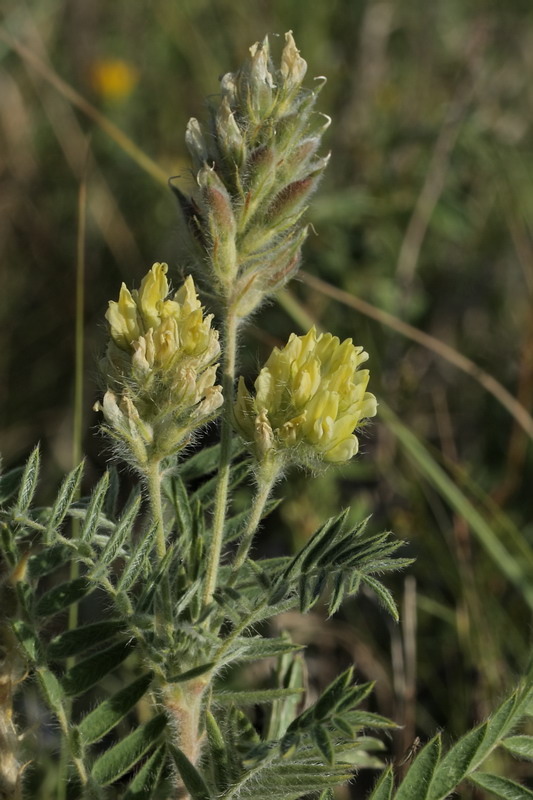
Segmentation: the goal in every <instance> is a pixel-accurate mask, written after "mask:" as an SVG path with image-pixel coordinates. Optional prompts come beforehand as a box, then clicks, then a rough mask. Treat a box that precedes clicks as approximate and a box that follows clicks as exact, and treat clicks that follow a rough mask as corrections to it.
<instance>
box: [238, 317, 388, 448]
mask: <svg viewBox="0 0 533 800" xmlns="http://www.w3.org/2000/svg"><path fill="white" fill-rule="evenodd" d="M367 358H368V354H367V353H365V352H364V350H363V348H362V347H355V346H354V345H353V343H352V340H351V339H346V340H345V341H344V342H341V341H340V340H339V338H338V337H337V336H332V334H330V333H323V334H317V332H316V330H315V328H311V330H310V331H309V333H307V334H306V335H305V336H296V335H295V334H291V337H290V339H289V341H288V343H287V344H286V346H285V347H283V348H282V349H279V348H277V347H276V348H274V350H273V351H272V354H271V355H270V358H269V359H268V361H267V362H266V364H265V366H264V367H263V369H262V370H261V372H260V373H259V376H258V378H257V380H256V381H255V395H254V394H252V393H250V392H249V391H248V389H247V388H246V385H245V383H244V379H243V378H241V379H240V381H239V388H238V393H237V402H236V404H235V413H234V416H235V421H236V424H237V426H238V428H239V430H240V432H241V434H242V435H243V436H244V437H245V438H246V439H247V440H248V441H249V442H251V443H253V446H254V449H255V451H256V454H257V456H258V458H259V459H260V460H261V459H262V458H264V457H265V456H267V455H268V456H273V457H277V456H279V457H281V458H282V459H283V460H285V461H287V462H292V463H304V464H305V463H316V462H317V460H319V461H325V462H330V463H342V462H344V461H348V460H349V459H350V458H351V457H352V456H353V455H355V453H357V450H358V440H357V437H356V435H355V433H354V431H355V429H356V428H357V427H358V426H359V425H360V424H361V422H362V421H363V420H364V419H366V418H368V417H373V416H374V415H375V414H376V408H377V404H376V398H375V397H374V395H373V394H371V393H370V392H367V391H366V388H367V385H368V378H369V372H368V370H366V369H359V367H360V365H361V364H362V363H363V362H365V361H366V360H367Z"/></svg>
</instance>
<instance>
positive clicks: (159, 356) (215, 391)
mask: <svg viewBox="0 0 533 800" xmlns="http://www.w3.org/2000/svg"><path fill="white" fill-rule="evenodd" d="M167 270H168V267H167V265H166V264H159V263H157V264H154V265H153V267H152V268H151V270H150V271H149V272H148V273H147V274H146V275H145V277H144V278H143V280H142V282H141V286H140V288H139V290H138V291H135V290H134V291H132V292H130V291H129V289H128V288H127V287H126V286H125V284H122V287H121V290H120V294H119V299H118V301H117V302H115V301H113V300H112V301H110V303H109V308H108V310H107V313H106V319H107V321H108V323H109V330H110V334H111V338H110V342H109V345H108V349H107V354H106V357H105V359H104V360H103V362H102V365H101V367H102V371H103V372H104V375H105V377H106V380H107V383H108V389H107V391H106V393H105V395H104V398H103V401H102V403H101V404H99V408H100V410H102V411H103V413H104V417H105V420H106V423H107V427H108V430H109V432H110V433H111V435H112V437H113V438H114V439H115V441H116V442H117V444H118V445H119V450H120V452H121V454H122V455H125V456H126V457H127V458H128V460H129V461H130V463H133V464H134V465H136V466H139V467H140V468H142V466H143V465H144V464H147V463H149V462H151V461H158V460H160V459H161V458H164V457H165V456H168V455H171V454H172V453H175V452H176V451H177V450H179V449H180V448H181V447H183V446H184V445H185V444H186V443H187V442H188V441H189V440H190V436H191V434H192V433H193V432H194V430H196V429H197V428H198V427H199V426H201V425H202V424H203V423H205V422H206V421H208V420H210V419H212V418H213V417H214V416H215V414H216V412H217V410H218V409H219V408H220V406H221V405H222V391H221V387H220V386H219V385H217V384H216V371H217V366H218V365H217V364H216V363H215V361H216V359H217V357H218V355H219V352H220V345H219V342H218V331H216V330H215V329H213V328H212V327H211V321H212V315H207V316H206V315H204V313H203V309H202V306H201V303H200V300H199V299H198V295H197V293H196V287H195V285H194V281H193V279H192V277H191V276H189V277H187V278H186V279H185V282H184V283H183V285H182V287H181V288H180V289H179V290H178V291H177V292H176V293H175V294H174V295H173V296H170V297H169V296H168V295H169V285H168V280H167Z"/></svg>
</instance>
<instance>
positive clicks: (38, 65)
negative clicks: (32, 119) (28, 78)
mask: <svg viewBox="0 0 533 800" xmlns="http://www.w3.org/2000/svg"><path fill="white" fill-rule="evenodd" d="M0 41H2V42H4V44H6V45H7V46H8V47H10V48H11V49H12V50H14V51H15V52H16V53H17V54H18V55H19V56H20V57H21V58H22V59H23V60H24V61H26V62H27V63H28V64H30V65H31V66H32V67H33V69H35V70H36V71H37V72H38V73H39V74H40V75H41V77H42V78H44V80H46V81H47V82H48V83H50V84H51V85H52V86H54V87H55V88H56V89H57V91H58V92H59V93H60V94H61V95H63V97H65V98H66V99H67V100H68V101H69V102H70V103H72V105H74V106H76V108H79V110H80V111H82V112H83V113H84V114H85V115H86V116H87V117H89V118H90V119H91V120H92V121H93V122H94V123H95V124H96V125H98V127H99V128H101V129H102V130H103V131H104V132H105V133H107V135H108V136H110V137H111V139H113V140H114V141H115V142H116V143H117V144H118V145H119V146H120V147H121V148H122V150H124V152H125V153H127V154H128V155H129V156H130V158H131V159H132V160H133V161H135V163H136V164H138V165H139V166H140V167H141V168H142V169H143V170H144V171H145V172H147V173H148V174H149V175H151V176H152V178H155V180H156V181H158V182H159V183H164V184H165V185H166V183H167V178H168V176H167V174H166V172H164V170H162V169H161V167H160V166H159V165H158V164H156V162H155V161H153V160H152V159H151V158H150V157H149V156H147V155H146V153H145V152H144V151H143V150H141V148H140V147H138V146H137V145H136V144H135V142H133V141H132V140H131V139H130V138H129V136H126V134H125V133H124V132H123V131H121V130H120V128H119V127H118V126H117V125H115V124H114V123H113V122H111V120H109V119H108V118H107V117H106V116H104V114H102V113H101V112H100V111H99V110H98V109H97V108H95V107H94V106H93V105H92V103H89V101H88V100H86V99H85V98H84V97H83V96H82V95H81V94H79V92H77V91H76V90H75V89H73V88H72V86H70V84H68V83H67V82H66V81H65V80H63V78H61V77H60V76H59V75H58V74H57V72H55V71H54V70H53V69H52V67H50V66H49V65H48V64H46V63H45V62H44V61H43V60H42V59H41V58H40V57H39V56H38V55H36V54H35V53H34V52H33V51H32V50H30V48H28V47H26V46H25V45H24V44H22V43H21V42H19V41H17V40H16V39H13V37H12V36H10V34H9V33H8V32H7V31H6V29H5V28H4V27H3V26H0Z"/></svg>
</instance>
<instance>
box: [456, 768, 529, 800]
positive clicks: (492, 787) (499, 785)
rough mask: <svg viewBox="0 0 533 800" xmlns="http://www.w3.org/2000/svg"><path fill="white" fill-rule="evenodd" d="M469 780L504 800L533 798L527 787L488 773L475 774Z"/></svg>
mask: <svg viewBox="0 0 533 800" xmlns="http://www.w3.org/2000/svg"><path fill="white" fill-rule="evenodd" d="M469 780H470V781H471V782H472V783H474V784H475V785H476V786H480V787H481V788H482V789H487V791H489V792H492V794H493V795H495V796H496V797H500V798H502V800H530V798H532V797H533V792H532V791H531V789H526V787H525V786H521V785H520V784H519V783H515V782H514V781H510V780H509V779H508V778H502V777H500V776H499V775H491V774H490V773H488V772H475V773H474V774H473V775H471V776H470V778H469Z"/></svg>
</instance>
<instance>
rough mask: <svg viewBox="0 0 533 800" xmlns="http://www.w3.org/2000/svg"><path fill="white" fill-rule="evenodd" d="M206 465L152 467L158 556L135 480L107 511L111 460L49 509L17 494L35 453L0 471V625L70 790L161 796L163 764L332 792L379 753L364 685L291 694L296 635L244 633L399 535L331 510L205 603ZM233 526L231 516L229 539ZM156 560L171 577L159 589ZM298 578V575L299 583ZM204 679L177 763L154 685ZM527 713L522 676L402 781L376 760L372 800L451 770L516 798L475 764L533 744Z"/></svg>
mask: <svg viewBox="0 0 533 800" xmlns="http://www.w3.org/2000/svg"><path fill="white" fill-rule="evenodd" d="M215 466H216V448H212V449H208V450H205V451H203V452H200V453H199V454H198V455H196V456H193V457H192V458H191V459H190V460H189V461H188V462H187V461H186V462H184V464H183V467H182V470H181V473H180V474H173V475H172V476H170V477H169V478H168V481H167V485H166V491H167V495H168V498H169V499H170V500H171V507H172V508H173V519H172V530H173V532H174V533H175V534H176V535H175V538H174V541H173V542H172V545H171V546H170V547H169V549H168V557H167V560H166V563H165V564H159V563H158V562H157V561H156V560H155V559H154V558H153V546H154V528H153V525H151V524H150V520H149V518H148V519H147V518H145V517H144V515H142V514H141V513H140V497H139V495H138V494H134V495H133V496H132V497H131V498H130V500H129V501H128V502H127V503H126V505H125V507H124V508H123V509H122V510H121V512H120V513H117V512H116V511H115V509H114V497H115V495H116V488H117V487H116V473H115V472H114V471H113V472H111V473H106V474H105V475H104V476H103V478H102V479H101V480H100V481H99V483H98V484H97V485H96V487H95V489H94V491H93V492H92V494H91V495H90V496H89V497H88V498H86V499H85V500H83V501H75V500H74V496H75V492H76V488H77V486H78V484H79V481H80V478H81V474H82V465H80V467H78V468H77V469H75V470H73V472H72V473H70V474H69V475H68V476H67V477H66V479H65V481H64V482H63V484H62V486H61V488H60V491H59V493H58V497H57V500H56V501H55V503H54V505H53V506H52V507H49V508H35V507H34V506H33V504H32V502H33V495H34V492H35V489H36V486H37V479H38V470H39V452H38V450H35V451H34V453H33V454H32V456H31V457H30V459H29V460H28V462H27V464H26V467H25V469H24V471H23V472H22V474H21V470H15V471H13V472H11V473H8V474H6V475H4V476H3V478H2V480H1V483H0V492H1V494H0V497H1V499H2V506H1V512H0V518H1V531H2V550H3V556H4V560H5V564H6V569H5V570H4V577H3V584H2V610H3V619H2V628H3V629H4V628H5V629H9V631H10V632H12V633H13V634H14V636H15V637H16V639H17V641H18V658H19V659H20V661H21V662H23V663H24V664H25V667H26V669H27V670H28V671H29V674H31V675H33V676H35V678H36V680H37V683H38V686H39V689H40V693H41V696H42V699H43V702H44V703H45V704H46V705H47V706H48V707H49V709H50V711H51V712H52V713H53V714H55V715H56V717H57V719H58V721H59V723H60V725H61V727H62V728H63V734H64V736H65V739H66V741H67V743H68V747H69V752H70V756H71V760H72V763H73V765H74V766H73V769H74V770H76V771H77V773H78V780H79V783H80V784H81V785H82V786H83V792H82V796H84V797H96V798H104V797H116V796H123V797H124V798H127V800H133V798H141V797H142V798H154V800H155V798H160V797H170V796H172V794H171V793H172V788H171V784H172V774H173V771H174V770H175V771H177V772H178V773H179V775H180V777H181V781H182V783H183V784H184V785H185V787H186V790H187V792H188V793H189V796H190V797H191V798H193V799H194V800H211V799H212V800H215V798H227V799H228V800H229V799H230V798H249V800H252V798H257V797H263V796H265V797H266V796H268V797H275V798H279V800H289V798H294V800H296V798H300V797H304V796H306V795H307V794H308V793H314V794H316V793H317V792H321V797H322V798H324V800H325V798H328V797H333V795H332V794H331V789H332V787H334V786H336V785H338V784H339V783H342V782H344V781H347V780H350V779H352V777H353V773H354V770H355V769H357V768H363V767H368V766H372V767H379V766H380V765H383V753H382V750H383V744H382V743H381V741H380V740H377V739H375V738H374V737H373V736H371V735H368V734H369V732H372V731H376V730H379V729H381V728H390V727H392V726H393V723H392V722H390V721H389V720H387V719H385V718H383V717H380V716H379V715H376V714H372V713H370V712H368V711H366V710H364V708H361V704H362V703H363V702H364V700H365V698H366V697H367V696H368V694H369V693H370V692H371V690H372V685H371V684H363V685H357V684H354V681H353V671H352V670H351V669H349V670H347V671H346V672H344V673H343V674H341V675H340V676H339V677H338V678H337V679H336V680H335V681H334V682H333V683H332V684H331V685H330V686H329V687H328V688H327V689H326V690H325V692H324V693H323V694H322V696H321V697H320V698H319V699H318V700H317V701H316V702H315V703H314V704H312V705H310V706H308V707H305V706H304V703H303V698H304V695H305V689H304V679H303V671H302V662H301V655H300V653H299V648H298V647H296V646H295V645H293V644H292V642H291V641H290V639H289V638H288V637H285V636H282V637H280V638H277V639H276V638H274V639H272V638H270V639H269V638H264V637H261V636H258V635H256V634H255V633H254V625H255V624H256V623H257V622H258V621H260V620H263V619H268V618H269V617H270V616H271V615H272V614H274V613H277V612H279V611H280V610H287V609H289V608H291V607H294V606H298V605H299V606H301V607H302V609H303V610H306V609H307V608H308V607H310V606H311V605H312V604H313V602H314V601H315V600H316V599H317V597H318V595H319V594H320V592H321V589H322V587H323V585H324V581H325V577H326V575H330V576H331V575H333V587H334V591H333V592H332V594H331V598H332V599H331V603H332V610H334V608H335V607H337V605H338V603H339V602H340V601H339V592H340V591H341V590H340V589H339V588H338V586H339V581H338V575H337V572H336V570H337V569H338V570H339V574H342V575H343V580H347V581H348V582H347V583H346V585H345V587H344V591H345V592H346V593H347V594H351V593H353V592H355V591H357V588H358V586H359V585H360V584H361V583H365V582H367V583H368V581H369V579H370V581H371V583H370V585H372V586H373V588H374V589H376V587H377V586H378V585H379V583H378V581H377V579H376V578H375V573H381V572H383V571H387V570H390V569H392V568H395V567H397V566H400V565H402V563H405V562H402V560H401V559H397V560H396V561H395V560H394V559H393V558H391V554H392V553H393V552H394V550H395V549H396V548H397V546H398V544H397V542H394V541H392V540H391V539H390V537H388V536H383V535H382V536H378V537H367V536H365V535H364V533H363V528H364V525H361V526H360V529H359V530H358V531H356V532H355V533H356V535H355V536H354V535H353V534H349V533H348V532H347V530H346V527H345V519H344V515H343V516H341V517H338V518H336V519H333V520H330V521H329V522H328V523H326V524H325V525H323V526H322V527H321V528H320V529H319V530H318V531H317V532H316V534H315V535H314V536H313V537H312V538H311V540H310V541H309V542H308V544H307V545H306V546H305V547H304V548H303V549H302V550H301V551H300V553H298V554H297V555H296V556H294V557H292V558H288V557H287V558H281V559H272V560H260V561H258V562H255V563H253V564H252V562H249V563H248V564H247V566H246V569H244V570H243V573H242V575H241V576H240V579H239V580H238V581H237V582H235V583H234V585H233V586H231V587H227V586H226V587H224V577H223V578H222V581H221V585H220V586H219V588H218V590H217V593H216V602H214V603H213V605H212V607H211V608H207V609H206V608H202V605H201V602H200V600H199V598H200V596H201V584H202V578H203V574H202V564H203V560H202V550H203V548H204V547H205V529H204V526H203V521H202V520H203V517H204V512H205V509H206V508H207V507H209V503H210V502H211V498H210V493H209V491H205V492H202V489H203V488H204V487H205V486H206V485H207V486H209V482H210V478H211V475H212V472H213V470H214V468H215ZM245 467H246V464H245V463H244V464H243V463H242V461H237V464H236V466H235V468H234V472H233V481H234V483H235V485H237V484H238V483H240V482H242V480H243V479H244V477H245V475H246V471H245ZM192 479H194V481H195V485H198V484H199V486H200V488H199V489H196V491H195V492H193V493H192V494H191V493H190V492H188V491H187V483H188V482H189V481H190V480H192ZM69 519H75V520H78V521H79V526H78V530H77V533H76V535H75V536H67V535H66V524H67V523H68V520H69ZM235 527H236V525H235V521H234V520H231V519H230V521H229V523H228V539H230V540H231V539H232V538H233V537H234V536H235ZM237 527H238V526H237ZM73 558H74V559H75V560H76V562H77V563H78V564H79V565H80V574H79V576H78V577H75V578H73V579H71V580H65V566H67V565H69V563H70V562H71V561H72V559H73ZM343 558H344V559H345V562H344V567H342V568H341V566H340V565H341V564H342V559H343ZM162 570H164V571H166V572H167V573H168V574H171V575H173V576H174V578H175V580H173V582H172V584H171V591H170V596H167V597H166V596H165V595H164V592H163V591H162V581H161V572H162ZM297 584H300V585H301V586H303V588H302V589H300V590H297V588H296V587H297ZM45 587H46V588H45ZM381 591H382V592H384V595H383V600H384V602H385V603H386V604H387V605H389V603H390V602H391V601H390V596H389V594H388V592H387V591H386V590H385V589H384V587H382V589H381ZM265 597H268V599H267V601H266V602H265V600H264V598H265ZM97 601H98V605H99V607H100V608H101V609H102V613H101V614H100V615H99V618H98V619H97V620H96V621H93V622H90V623H88V624H84V625H82V626H80V627H78V628H74V629H71V630H68V629H67V626H66V620H65V615H64V613H63V612H64V611H65V609H67V608H68V607H70V606H72V605H73V604H81V605H82V606H83V605H84V604H85V606H87V605H90V604H91V603H95V602H97ZM165 603H169V604H170V608H171V613H172V618H173V620H174V622H173V626H172V628H171V629H170V630H160V631H158V630H156V629H155V627H154V618H155V616H156V615H157V613H158V608H159V607H160V606H161V605H162V604H165ZM391 610H392V609H391ZM216 616H218V617H220V618H222V617H223V618H225V619H226V631H225V633H224V634H220V635H218V636H214V635H213V634H212V633H211V634H210V633H209V632H208V629H207V628H202V625H201V623H202V621H204V620H206V619H207V618H209V617H216ZM51 621H53V625H51ZM265 657H276V658H277V661H278V666H277V670H276V672H275V675H274V678H273V682H272V686H271V688H266V689H261V690H257V691H253V690H246V691H240V692H239V691H229V690H227V689H226V688H224V685H223V681H222V680H221V672H222V671H223V669H224V668H225V667H227V666H228V665H231V664H237V663H246V662H249V661H253V660H256V659H260V658H265ZM126 659H128V663H129V664H130V678H129V679H128V681H127V682H124V681H123V679H122V678H121V676H122V675H123V672H122V671H121V668H122V667H123V665H124V662H125V661H126ZM113 676H114V677H115V679H114V680H111V679H112V678H113ZM206 676H208V677H209V680H210V682H211V686H210V696H209V702H206V703H204V704H203V708H202V720H201V729H202V730H203V740H204V744H203V748H202V753H201V755H200V758H199V759H198V761H197V763H196V764H195V765H193V764H192V763H191V761H190V760H189V759H188V758H187V756H186V755H185V754H184V753H183V752H182V751H181V750H180V749H179V748H178V747H177V746H176V744H175V742H174V737H173V735H172V724H171V723H170V722H169V715H168V713H167V712H166V711H164V710H163V707H162V705H161V703H160V702H158V699H159V697H160V692H161V690H162V689H161V687H163V686H166V687H168V686H169V685H170V686H174V687H176V686H180V685H181V686H184V687H186V686H188V685H191V682H192V683H193V682H194V681H195V680H198V679H203V678H205V677H206ZM117 679H118V681H117ZM118 682H120V683H123V685H120V688H118V689H113V690H111V691H109V690H107V691H106V690H104V691H102V690H100V692H99V693H98V696H99V697H100V701H99V702H98V703H97V704H96V705H93V707H92V710H90V711H89V712H88V713H87V712H84V713H82V714H80V715H75V716H74V718H71V717H70V713H71V699H72V698H74V697H83V696H84V695H86V694H87V693H90V692H91V690H93V689H94V687H95V686H99V687H102V686H105V685H106V684H107V685H108V686H116V685H117V683H118ZM102 697H103V699H102ZM147 700H149V704H150V707H151V708H152V709H153V710H152V712H151V715H150V718H149V719H146V721H144V722H143V723H142V724H140V725H139V724H138V725H137V726H135V727H133V729H132V728H131V726H124V725H123V723H124V721H125V720H128V719H130V720H131V719H132V717H131V714H132V712H133V711H134V710H135V708H136V707H138V704H139V703H141V702H146V701H147ZM257 704H262V705H264V706H265V707H266V708H267V709H269V711H268V713H267V714H265V717H264V724H263V729H262V730H261V731H258V730H257V729H256V728H255V727H253V726H252V725H251V723H250V721H249V718H248V716H247V715H246V713H245V712H246V709H248V708H250V707H252V706H254V705H257ZM532 711H533V678H532V675H531V674H529V675H528V676H527V677H526V678H525V679H524V680H523V681H522V683H521V684H520V686H519V687H518V688H517V689H516V691H515V692H513V694H511V695H510V697H508V698H507V699H506V700H504V702H503V703H502V704H501V705H500V706H499V708H498V709H497V710H496V711H495V712H494V714H493V715H492V716H491V717H490V718H489V720H487V722H485V723H484V724H482V725H480V726H478V727H476V728H475V729H474V730H472V731H471V732H470V733H468V734H467V735H466V736H465V737H463V738H462V739H460V740H459V741H458V742H456V743H455V744H454V745H453V746H452V747H451V748H450V749H448V751H447V752H446V753H443V752H442V749H441V736H440V735H438V736H436V737H435V738H434V739H432V740H431V741H430V742H428V743H427V744H426V745H425V746H424V747H423V749H422V750H421V751H420V753H419V754H418V755H417V756H416V758H415V759H414V760H413V762H412V764H411V766H410V768H409V771H408V773H407V776H406V778H405V779H404V780H403V782H402V783H401V784H400V785H395V782H394V775H393V772H392V771H391V768H390V767H389V768H387V769H386V770H385V771H384V772H383V774H382V776H381V778H380V779H379V781H378V783H377V785H376V788H375V789H374V791H373V792H372V794H371V798H372V800H383V799H384V798H387V799H388V800H392V798H394V799H395V800H408V798H415V797H416V798H417V800H445V798H446V797H449V796H450V795H451V794H452V793H453V792H454V791H455V789H456V788H457V786H459V784H460V783H461V782H462V781H463V780H468V781H470V782H471V783H473V784H474V785H478V786H480V787H483V788H485V789H487V790H489V791H491V792H492V793H493V794H494V795H495V796H496V797H501V798H526V797H530V796H531V792H530V791H529V790H527V789H526V788H525V787H521V786H519V785H518V784H516V783H514V782H513V781H510V780H508V779H506V778H502V777H500V776H497V775H492V774H490V773H487V772H484V771H483V763H484V762H485V761H486V759H487V758H488V756H490V755H491V753H492V752H493V751H494V750H495V749H496V748H497V747H504V748H505V749H506V750H507V751H509V752H510V753H512V754H513V755H514V756H516V757H518V758H527V759H530V758H532V757H533V737H531V736H527V735H517V734H516V729H517V725H518V724H519V723H520V721H521V720H522V719H524V718H525V717H526V716H528V715H529V714H530V713H531V712H532ZM121 723H122V724H121ZM110 732H111V733H112V734H114V738H113V740H112V741H113V744H111V746H108V747H103V746H102V739H103V737H105V736H107V734H109V733H110ZM106 741H107V740H106ZM106 787H110V788H106ZM118 787H120V789H119V788H118ZM12 796H13V797H15V796H16V795H15V794H13V795H12Z"/></svg>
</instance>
